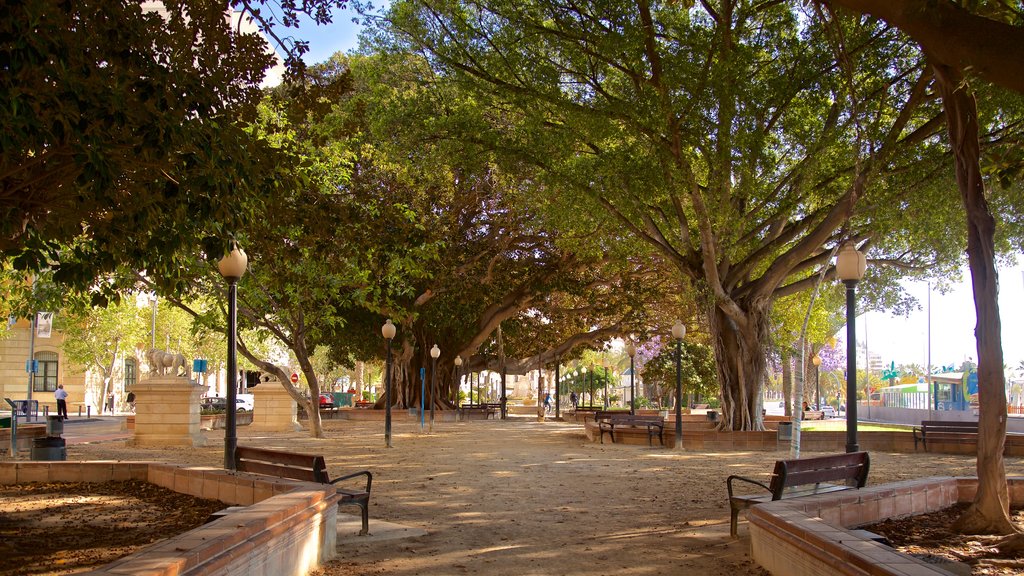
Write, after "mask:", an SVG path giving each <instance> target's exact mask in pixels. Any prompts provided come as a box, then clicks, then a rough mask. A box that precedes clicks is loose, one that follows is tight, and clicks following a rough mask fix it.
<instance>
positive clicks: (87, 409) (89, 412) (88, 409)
mask: <svg viewBox="0 0 1024 576" xmlns="http://www.w3.org/2000/svg"><path fill="white" fill-rule="evenodd" d="M85 417H86V418H92V404H90V405H88V406H86V407H85Z"/></svg>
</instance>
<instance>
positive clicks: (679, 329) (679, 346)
mask: <svg viewBox="0 0 1024 576" xmlns="http://www.w3.org/2000/svg"><path fill="white" fill-rule="evenodd" d="M685 336H686V326H684V325H683V322H682V320H676V323H675V324H673V325H672V337H673V338H675V339H676V434H675V436H676V441H675V448H676V450H682V449H683V338H684V337H685Z"/></svg>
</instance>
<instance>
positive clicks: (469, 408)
mask: <svg viewBox="0 0 1024 576" xmlns="http://www.w3.org/2000/svg"><path fill="white" fill-rule="evenodd" d="M459 410H461V411H462V417H463V419H465V417H466V415H467V414H471V413H476V414H483V416H484V420H486V419H488V418H490V417H492V416H493V417H494V418H495V419H497V418H498V416H497V415H498V413H499V412H500V411H501V404H499V403H490V404H463V405H462V406H460V407H459Z"/></svg>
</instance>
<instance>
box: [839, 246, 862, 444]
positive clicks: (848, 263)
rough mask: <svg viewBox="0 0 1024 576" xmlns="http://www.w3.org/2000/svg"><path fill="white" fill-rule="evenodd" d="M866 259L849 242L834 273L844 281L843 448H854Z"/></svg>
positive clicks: (840, 255)
mask: <svg viewBox="0 0 1024 576" xmlns="http://www.w3.org/2000/svg"><path fill="white" fill-rule="evenodd" d="M865 268H867V259H866V258H865V257H864V255H863V254H861V253H860V252H858V251H857V248H856V247H855V246H854V245H853V244H852V243H851V244H846V245H845V246H843V248H842V249H841V250H840V251H839V255H838V256H836V276H838V277H839V279H840V280H842V281H843V284H846V451H847V452H857V451H858V450H860V446H858V445H857V327H856V321H857V300H856V287H857V282H859V281H860V279H861V278H863V277H864V270H865Z"/></svg>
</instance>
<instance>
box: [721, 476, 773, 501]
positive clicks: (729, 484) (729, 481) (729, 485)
mask: <svg viewBox="0 0 1024 576" xmlns="http://www.w3.org/2000/svg"><path fill="white" fill-rule="evenodd" d="M733 480H742V481H743V482H747V483H749V484H753V485H755V486H760V487H761V488H764V489H765V490H767V491H769V492H771V491H772V489H771V488H769V487H768V486H767V485H766V484H764V483H762V482H758V481H757V480H751V479H750V478H744V477H743V476H736V475H732V476H729V477H728V478H726V479H725V486H726V489H728V491H729V499H730V500H731V499H732V481H733Z"/></svg>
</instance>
